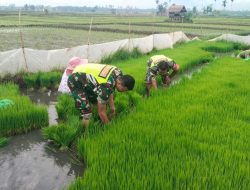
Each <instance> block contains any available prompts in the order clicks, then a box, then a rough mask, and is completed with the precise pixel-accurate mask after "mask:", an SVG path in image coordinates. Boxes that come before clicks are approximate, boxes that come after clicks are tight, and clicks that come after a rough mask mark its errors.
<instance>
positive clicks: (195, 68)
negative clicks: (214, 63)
mask: <svg viewBox="0 0 250 190" xmlns="http://www.w3.org/2000/svg"><path fill="white" fill-rule="evenodd" d="M208 64H209V63H202V64H197V65H194V66H192V67H191V68H188V69H187V70H185V71H183V72H182V73H180V74H177V75H175V76H174V77H173V79H172V82H171V84H170V85H171V86H172V85H176V84H178V83H179V82H180V81H181V79H183V78H184V77H187V78H189V79H191V78H192V75H193V74H194V73H197V72H198V73H199V72H201V70H202V69H203V68H204V67H206V66H207V65H208Z"/></svg>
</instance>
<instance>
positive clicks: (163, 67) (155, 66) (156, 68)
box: [145, 55, 179, 96]
mask: <svg viewBox="0 0 250 190" xmlns="http://www.w3.org/2000/svg"><path fill="white" fill-rule="evenodd" d="M147 64H148V69H147V74H146V78H145V83H146V90H147V96H149V91H150V89H151V88H154V89H157V82H156V76H157V75H160V76H161V79H162V83H163V85H164V86H168V85H169V84H170V83H171V79H172V77H173V76H174V75H175V74H176V73H177V72H178V70H179V65H178V64H177V63H175V61H174V60H172V59H170V58H168V57H166V56H164V55H155V56H152V57H151V58H150V60H149V61H148V62H147Z"/></svg>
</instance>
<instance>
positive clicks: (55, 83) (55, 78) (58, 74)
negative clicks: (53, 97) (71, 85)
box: [50, 71, 62, 89]
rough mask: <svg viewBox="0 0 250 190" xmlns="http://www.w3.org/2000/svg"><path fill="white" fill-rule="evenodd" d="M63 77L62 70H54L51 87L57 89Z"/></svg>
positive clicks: (51, 76) (51, 74)
mask: <svg viewBox="0 0 250 190" xmlns="http://www.w3.org/2000/svg"><path fill="white" fill-rule="evenodd" d="M61 78H62V72H60V71H54V72H51V73H50V88H52V89H57V88H58V86H59V84H60V82H61Z"/></svg>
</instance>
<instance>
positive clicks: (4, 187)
mask: <svg viewBox="0 0 250 190" xmlns="http://www.w3.org/2000/svg"><path fill="white" fill-rule="evenodd" d="M22 94H25V95H28V96H30V98H31V99H32V101H33V102H36V103H43V104H47V105H48V112H49V114H50V124H55V123H57V121H56V119H57V115H56V111H55V101H56V96H57V93H53V92H49V93H48V92H46V93H38V92H28V93H27V92H22ZM82 172H83V166H82V165H81V164H80V163H79V162H78V161H76V160H75V159H73V157H71V156H70V155H69V153H66V152H65V153H62V152H60V151H58V150H57V149H56V148H54V147H53V146H52V145H50V144H49V143H48V142H47V141H45V140H44V139H43V138H42V136H41V131H40V130H35V131H32V132H30V133H28V134H24V135H18V136H15V137H12V138H11V140H10V143H9V145H8V146H6V147H4V148H2V149H0V190H59V189H62V188H64V187H67V186H68V185H69V183H70V182H71V181H73V180H74V179H75V178H76V177H77V176H81V175H82Z"/></svg>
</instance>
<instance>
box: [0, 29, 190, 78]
mask: <svg viewBox="0 0 250 190" xmlns="http://www.w3.org/2000/svg"><path fill="white" fill-rule="evenodd" d="M180 41H189V39H188V38H187V36H186V35H185V34H184V33H183V32H173V33H169V34H154V35H150V36H146V37H143V38H135V39H125V40H119V41H114V42H108V43H102V44H95V45H89V46H88V45H83V46H77V47H73V48H65V49H57V50H34V49H29V48H24V49H22V48H20V49H15V50H10V51H6V52H0V75H5V74H7V73H10V74H16V73H18V72H20V71H26V72H37V71H50V70H53V69H64V68H65V67H66V66H67V63H68V60H69V59H70V58H71V57H74V56H77V57H80V58H84V59H88V60H89V62H99V61H100V60H101V59H102V57H104V56H107V55H109V54H112V53H114V52H116V51H117V50H119V49H127V50H129V51H131V50H133V49H134V48H138V49H139V50H140V51H141V52H143V53H148V52H150V51H152V49H153V48H156V49H165V48H172V47H173V45H174V44H175V43H177V42H180Z"/></svg>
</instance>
